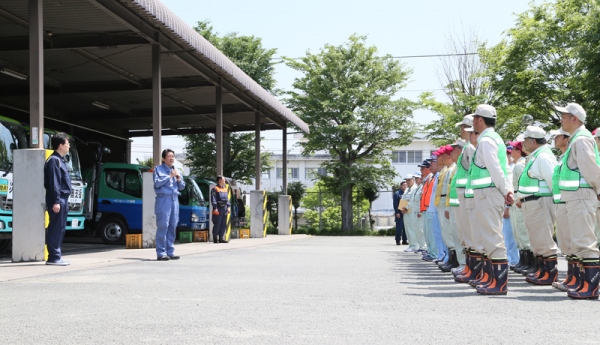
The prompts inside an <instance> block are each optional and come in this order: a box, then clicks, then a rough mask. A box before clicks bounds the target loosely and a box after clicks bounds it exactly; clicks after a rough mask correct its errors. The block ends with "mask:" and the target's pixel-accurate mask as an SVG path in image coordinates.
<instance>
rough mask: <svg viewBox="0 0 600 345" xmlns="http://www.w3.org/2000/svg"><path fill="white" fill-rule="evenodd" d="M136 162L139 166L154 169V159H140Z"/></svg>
mask: <svg viewBox="0 0 600 345" xmlns="http://www.w3.org/2000/svg"><path fill="white" fill-rule="evenodd" d="M135 160H136V161H137V162H138V164H139V165H143V166H147V167H151V168H154V159H153V158H152V157H150V158H147V159H142V160H140V159H139V158H136V159H135Z"/></svg>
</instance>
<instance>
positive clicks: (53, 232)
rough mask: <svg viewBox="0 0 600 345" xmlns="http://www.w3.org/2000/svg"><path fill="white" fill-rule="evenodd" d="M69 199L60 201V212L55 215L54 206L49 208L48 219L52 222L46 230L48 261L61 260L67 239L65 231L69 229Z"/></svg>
mask: <svg viewBox="0 0 600 345" xmlns="http://www.w3.org/2000/svg"><path fill="white" fill-rule="evenodd" d="M67 200H68V199H62V198H61V199H60V211H58V213H54V211H52V206H54V204H52V205H47V207H48V209H47V210H48V217H49V218H50V222H49V223H48V228H47V229H46V246H47V248H48V261H50V262H56V261H58V260H60V258H61V248H60V247H61V246H62V243H63V240H64V238H65V229H66V228H67V214H68V213H69V203H68V201H67Z"/></svg>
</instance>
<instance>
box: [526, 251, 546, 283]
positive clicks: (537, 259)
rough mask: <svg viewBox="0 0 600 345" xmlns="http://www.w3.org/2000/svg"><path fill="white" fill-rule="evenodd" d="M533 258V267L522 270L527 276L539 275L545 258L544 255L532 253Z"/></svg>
mask: <svg viewBox="0 0 600 345" xmlns="http://www.w3.org/2000/svg"><path fill="white" fill-rule="evenodd" d="M531 260H532V262H533V264H532V265H531V268H530V269H528V270H522V271H521V274H522V275H524V276H525V277H527V276H528V275H530V274H533V275H537V273H538V271H539V270H540V262H543V260H544V259H543V257H542V256H535V255H533V253H532V255H531Z"/></svg>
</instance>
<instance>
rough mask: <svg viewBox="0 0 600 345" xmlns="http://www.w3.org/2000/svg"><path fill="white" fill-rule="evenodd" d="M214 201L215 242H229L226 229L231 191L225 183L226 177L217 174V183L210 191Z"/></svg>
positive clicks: (211, 198)
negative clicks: (226, 237)
mask: <svg viewBox="0 0 600 345" xmlns="http://www.w3.org/2000/svg"><path fill="white" fill-rule="evenodd" d="M210 202H211V203H212V207H213V211H212V221H213V242H214V243H227V242H228V241H227V240H226V239H225V231H226V230H227V215H228V214H229V212H230V208H231V203H230V202H229V191H228V188H227V185H226V184H225V177H223V176H220V175H219V176H217V185H216V186H215V188H213V189H212V190H211V191H210Z"/></svg>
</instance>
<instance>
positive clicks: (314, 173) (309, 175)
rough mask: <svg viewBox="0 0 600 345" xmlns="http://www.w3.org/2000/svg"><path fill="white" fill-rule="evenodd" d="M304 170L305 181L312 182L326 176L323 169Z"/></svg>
mask: <svg viewBox="0 0 600 345" xmlns="http://www.w3.org/2000/svg"><path fill="white" fill-rule="evenodd" d="M305 169H306V170H304V177H305V179H306V180H314V179H317V178H318V177H319V176H323V175H326V174H327V172H326V171H325V169H324V168H305Z"/></svg>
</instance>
